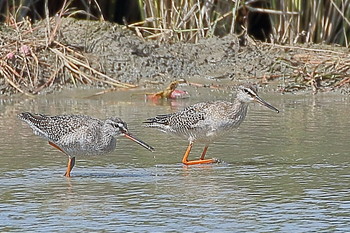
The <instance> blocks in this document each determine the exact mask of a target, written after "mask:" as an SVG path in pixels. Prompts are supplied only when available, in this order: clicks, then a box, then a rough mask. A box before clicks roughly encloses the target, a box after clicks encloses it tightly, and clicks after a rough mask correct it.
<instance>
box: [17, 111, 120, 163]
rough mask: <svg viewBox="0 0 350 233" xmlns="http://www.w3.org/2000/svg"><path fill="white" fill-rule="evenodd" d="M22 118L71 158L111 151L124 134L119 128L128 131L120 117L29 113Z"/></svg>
mask: <svg viewBox="0 0 350 233" xmlns="http://www.w3.org/2000/svg"><path fill="white" fill-rule="evenodd" d="M18 117H19V119H21V120H23V121H25V122H26V123H28V125H29V126H30V127H31V128H32V129H33V131H34V134H36V135H39V136H41V137H43V138H45V139H47V140H48V141H49V142H52V143H54V144H55V145H57V146H58V147H59V148H60V149H61V150H63V152H65V153H66V154H67V155H68V156H70V157H75V156H81V155H100V154H105V153H109V152H111V151H113V150H114V149H115V146H116V139H115V136H118V135H119V134H122V132H121V131H120V130H119V128H118V127H122V128H124V129H125V130H126V131H127V125H126V123H125V122H123V121H122V120H121V119H120V118H109V119H107V120H106V121H101V120H99V119H96V118H92V117H90V116H85V115H60V116H47V115H43V114H38V115H36V114H31V113H29V112H25V113H21V114H19V115H18ZM113 124H115V125H118V127H115V126H113Z"/></svg>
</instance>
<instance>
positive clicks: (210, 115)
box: [144, 84, 279, 165]
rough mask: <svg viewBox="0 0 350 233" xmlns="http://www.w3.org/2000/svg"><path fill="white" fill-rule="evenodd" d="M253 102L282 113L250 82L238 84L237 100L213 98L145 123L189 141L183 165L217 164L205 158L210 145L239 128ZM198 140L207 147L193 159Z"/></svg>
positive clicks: (214, 160) (147, 125)
mask: <svg viewBox="0 0 350 233" xmlns="http://www.w3.org/2000/svg"><path fill="white" fill-rule="evenodd" d="M253 101H256V102H258V103H260V104H262V105H264V106H266V107H268V108H270V109H272V110H274V111H276V112H279V110H278V109H277V108H275V107H273V106H272V105H271V104H269V103H267V102H266V101H264V100H263V99H261V98H260V97H259V96H258V94H257V89H256V87H255V86H253V85H250V84H246V85H240V86H239V87H238V91H237V95H236V98H235V99H234V100H233V102H228V101H210V102H203V103H197V104H194V105H192V106H189V107H187V108H185V109H183V110H182V111H179V112H175V113H171V114H164V115H158V116H156V117H154V118H149V119H147V121H145V122H144V123H145V124H146V125H145V126H146V127H150V128H156V129H159V130H161V131H163V132H166V133H170V134H174V135H178V136H180V137H184V138H186V139H187V140H188V141H189V145H188V147H187V149H186V152H185V154H184V156H183V159H182V163H183V164H185V165H192V164H203V163H213V162H217V160H216V159H204V157H205V154H206V152H207V149H208V146H209V144H210V143H211V142H212V141H214V140H215V139H216V138H217V137H219V136H222V135H224V134H226V133H228V132H230V131H231V130H232V129H234V128H237V127H238V126H239V125H240V124H241V123H242V121H243V120H244V118H245V117H246V115H247V110H248V104H249V103H250V102H253ZM195 141H202V142H204V143H205V147H204V150H203V152H202V155H201V157H200V158H199V159H198V160H191V161H189V160H188V156H189V154H190V152H191V149H192V146H193V143H194V142H195Z"/></svg>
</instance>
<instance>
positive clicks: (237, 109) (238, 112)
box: [230, 99, 248, 126]
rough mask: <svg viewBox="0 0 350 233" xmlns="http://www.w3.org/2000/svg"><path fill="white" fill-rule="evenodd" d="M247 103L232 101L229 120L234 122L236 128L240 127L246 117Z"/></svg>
mask: <svg viewBox="0 0 350 233" xmlns="http://www.w3.org/2000/svg"><path fill="white" fill-rule="evenodd" d="M247 111H248V103H245V102H242V101H240V100H238V99H235V100H234V101H233V106H232V111H231V114H230V118H231V119H233V120H234V121H235V122H236V124H235V125H236V126H238V125H240V124H241V123H242V121H243V120H244V118H245V116H246V115H247Z"/></svg>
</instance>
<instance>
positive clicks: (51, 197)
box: [0, 90, 350, 232]
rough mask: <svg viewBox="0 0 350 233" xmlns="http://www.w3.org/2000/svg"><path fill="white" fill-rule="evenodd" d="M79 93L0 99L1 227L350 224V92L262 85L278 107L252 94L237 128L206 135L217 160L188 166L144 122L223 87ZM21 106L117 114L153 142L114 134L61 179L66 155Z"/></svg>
mask: <svg viewBox="0 0 350 233" xmlns="http://www.w3.org/2000/svg"><path fill="white" fill-rule="evenodd" d="M88 92H89V90H88ZM82 93H84V94H82ZM84 96H86V92H81V91H75V92H73V91H66V92H65V93H62V94H59V95H56V96H41V97H38V98H36V99H27V100H24V99H13V100H7V101H2V102H0V130H1V143H0V151H1V157H0V163H1V166H0V172H1V174H2V175H1V177H0V184H1V185H0V191H1V192H0V193H1V199H0V231H1V232H11V231H14V232H18V231H36V232H48V231H50V232H52V231H56V232H57V231H62V230H71V231H74V232H86V231H113V230H114V231H120V232H123V231H124V232H130V231H131V232H184V231H191V232H201V231H204V232H206V231H210V232H233V231H239V232H305V231H314V232H321V231H323V232H349V231H350V226H349V222H350V211H349V209H350V199H349V196H350V193H349V190H350V175H349V174H350V168H349V166H350V162H349V143H348V138H349V136H350V133H349V132H350V121H349V119H348V112H349V111H350V104H349V100H348V98H347V97H346V96H342V95H336V94H324V95H318V96H314V97H311V96H304V95H299V96H298V95H295V96H291V95H286V96H281V95H277V94H266V93H262V94H261V96H262V97H264V98H265V99H266V100H267V101H268V102H270V103H272V104H273V105H274V106H276V107H277V108H279V109H280V110H282V111H281V113H280V114H276V113H274V112H272V111H270V110H268V109H266V108H264V107H261V106H259V105H252V106H251V107H250V110H249V112H248V116H247V119H246V121H245V122H243V124H242V125H241V127H240V129H238V130H237V131H235V132H233V133H232V134H231V135H229V136H228V137H227V138H222V139H220V140H218V141H217V142H215V143H213V144H212V145H211V146H210V147H209V150H208V155H207V156H208V158H209V157H216V158H220V159H222V160H223V161H224V162H223V163H220V164H214V165H200V166H193V167H184V166H182V165H181V163H180V161H181V158H182V154H183V153H184V151H185V149H186V146H187V142H186V141H183V140H182V139H178V138H173V137H169V136H167V135H166V134H163V133H161V132H159V131H157V130H153V129H147V128H143V127H142V126H141V122H142V121H143V120H145V119H146V118H148V117H152V116H154V115H156V114H158V113H168V112H173V111H175V110H177V109H179V108H180V109H181V108H183V107H184V106H187V105H189V104H191V103H195V102H198V101H201V100H203V99H214V98H225V97H223V96H222V93H213V94H210V95H199V97H196V98H191V99H189V100H183V101H176V102H167V101H165V102H163V103H159V104H156V103H149V102H144V100H143V99H142V97H141V96H140V95H137V93H136V94H135V95H134V94H130V93H129V92H128V93H110V94H107V95H104V96H100V97H93V98H83V97H84ZM22 111H30V112H37V113H46V114H51V115H54V114H62V113H81V114H88V115H92V116H95V117H99V118H106V117H108V116H113V115H114V116H120V117H121V118H122V119H123V120H125V121H127V122H128V125H129V129H130V131H131V132H132V133H133V134H134V135H136V136H137V137H139V138H140V139H142V140H144V141H146V142H147V143H149V144H150V145H152V146H154V147H155V148H156V151H155V152H153V153H151V152H149V151H147V150H145V149H144V148H141V147H140V146H138V145H136V144H135V143H132V142H130V141H129V140H126V139H124V138H119V140H118V145H117V149H116V150H115V151H114V152H113V153H111V154H109V155H107V156H102V157H84V158H77V162H76V167H75V168H74V169H73V171H72V178H71V179H67V178H65V177H63V173H64V171H65V166H66V162H67V161H66V160H67V158H66V157H65V155H63V154H62V153H60V152H59V151H57V150H54V149H52V148H51V147H50V146H48V145H47V142H45V141H44V140H42V139H41V138H39V137H37V136H35V135H33V133H32V131H31V130H30V129H29V127H28V126H26V125H25V124H22V123H21V122H20V121H19V120H18V119H16V114H17V113H19V112H22ZM202 149H203V145H201V144H195V146H194V148H193V152H192V153H191V156H193V158H194V157H195V156H199V154H200V153H201V150H202Z"/></svg>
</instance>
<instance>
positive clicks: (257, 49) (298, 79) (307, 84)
mask: <svg viewBox="0 0 350 233" xmlns="http://www.w3.org/2000/svg"><path fill="white" fill-rule="evenodd" d="M57 25H59V27H58V26H57ZM1 33H2V35H3V36H2V38H1V39H0V43H1V52H0V53H1V73H0V75H1V76H2V77H1V80H0V92H1V94H6V95H9V94H14V93H19V92H22V93H25V94H40V93H45V92H51V91H53V90H55V89H57V88H60V87H62V86H80V85H92V86H101V87H115V88H132V87H136V86H146V87H149V86H153V85H155V84H164V85H167V84H168V83H169V82H170V81H173V80H177V79H181V78H183V79H191V78H194V77H195V78H197V80H198V78H199V80H203V82H204V81H205V82H208V80H210V81H209V82H211V83H215V82H217V80H229V81H232V83H236V82H242V81H250V82H254V83H263V84H273V85H274V87H276V88H275V90H276V91H282V92H283V91H291V92H294V91H300V90H311V91H312V92H313V93H316V92H318V91H329V90H333V89H335V88H345V89H348V86H349V82H350V68H349V67H350V55H349V49H347V48H342V47H336V46H325V45H313V46H308V47H306V46H303V47H299V46H280V45H271V44H264V43H258V42H254V41H253V40H249V39H248V40H247V41H246V43H245V45H244V46H242V45H240V42H239V39H238V38H237V37H236V36H234V35H230V36H225V37H223V38H217V37H216V38H209V39H202V40H200V41H199V43H197V44H190V43H175V44H167V43H160V42H158V41H145V40H143V39H142V38H140V37H138V36H136V34H135V33H134V32H132V31H131V30H128V29H126V28H122V26H120V25H116V24H111V23H108V22H93V21H79V20H74V19H62V21H60V22H59V23H58V22H55V21H52V20H51V21H50V23H49V24H48V22H41V23H39V24H36V25H20V26H17V27H15V26H12V27H5V26H2V32H1ZM158 86H159V88H162V87H163V86H162V85H158Z"/></svg>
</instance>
